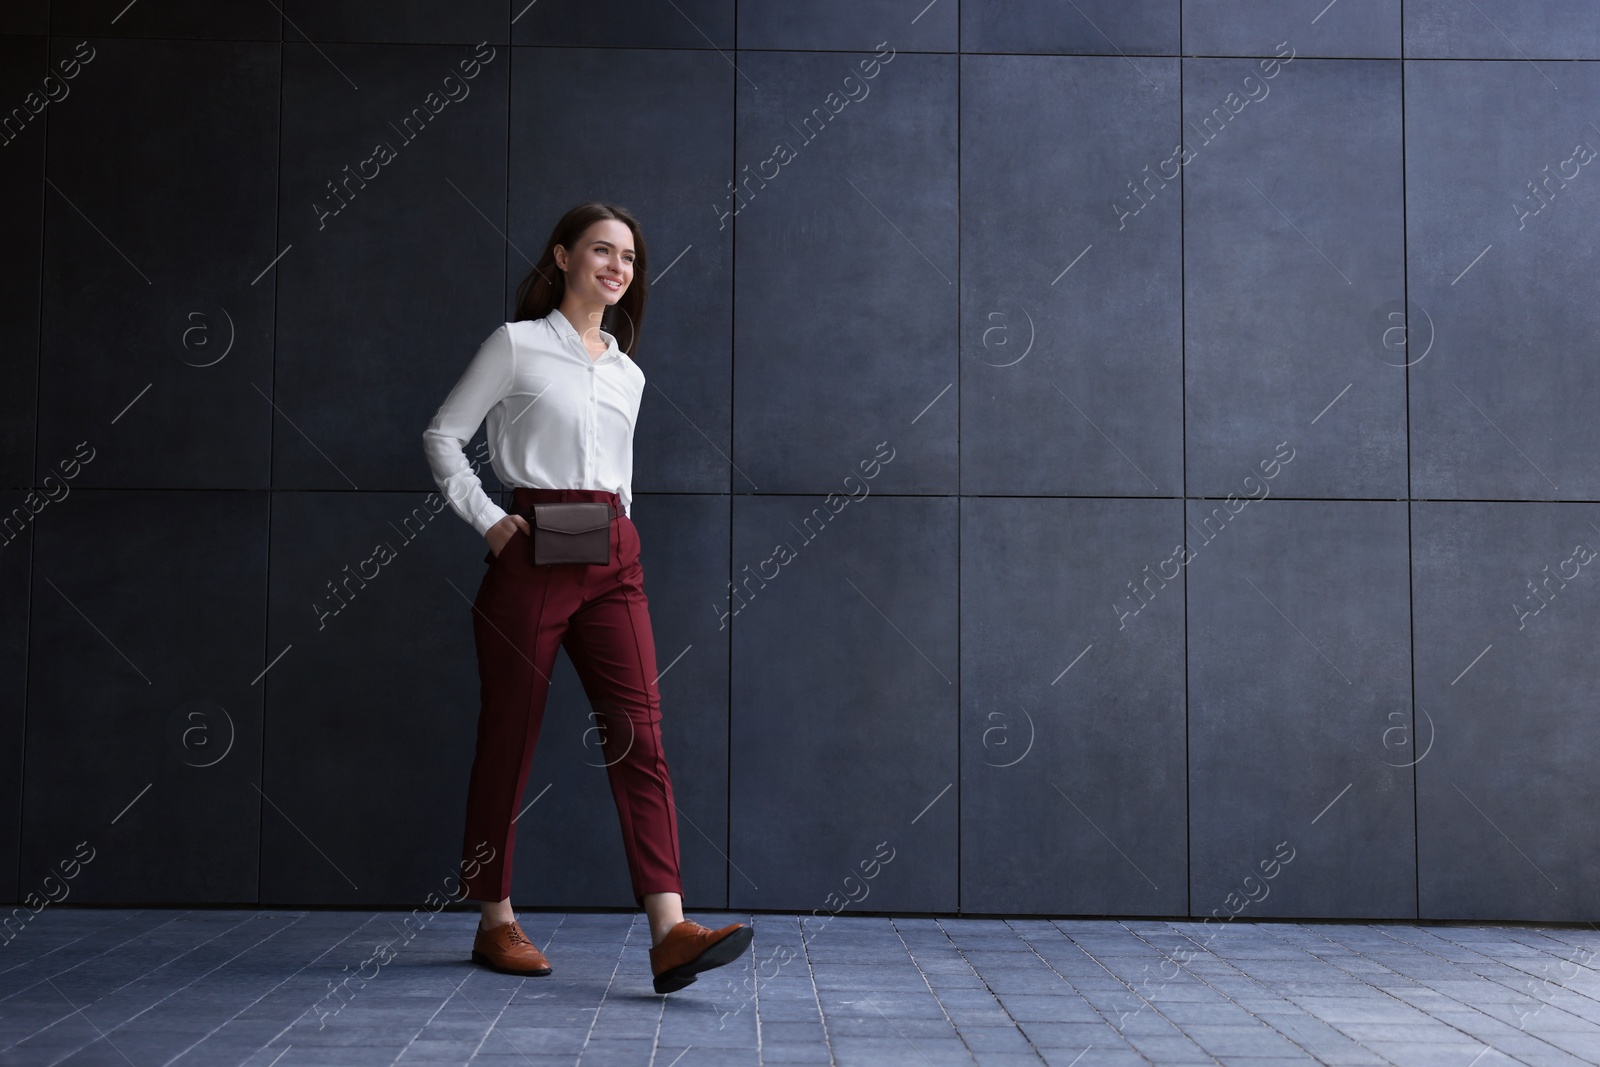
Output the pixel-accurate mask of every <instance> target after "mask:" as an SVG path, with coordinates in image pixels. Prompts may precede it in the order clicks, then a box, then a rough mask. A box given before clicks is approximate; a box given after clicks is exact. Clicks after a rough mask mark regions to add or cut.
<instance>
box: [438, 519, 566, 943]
mask: <svg viewBox="0 0 1600 1067" xmlns="http://www.w3.org/2000/svg"><path fill="white" fill-rule="evenodd" d="M527 556H528V544H527V535H526V534H523V533H521V532H518V533H516V534H513V535H512V537H511V539H510V540H509V541H507V542H506V543H505V545H504V547H502V548H501V550H500V555H499V556H492V555H491V556H489V557H487V558H488V559H489V570H488V572H487V574H486V575H485V576H484V580H483V584H482V585H481V586H480V587H479V589H478V596H477V599H476V600H475V601H474V602H473V610H472V629H473V638H474V642H475V644H476V646H477V653H478V677H479V683H480V697H481V709H480V711H479V714H478V738H477V749H476V753H475V755H474V757H473V761H472V776H471V779H470V781H469V784H468V787H467V816H466V830H465V834H464V836H463V843H462V850H463V851H462V879H463V883H464V885H465V888H466V891H465V893H464V894H463V895H464V896H465V897H466V898H467V899H469V900H477V901H480V902H482V906H481V908H480V914H481V916H482V917H481V919H480V923H481V925H482V926H483V927H484V928H488V927H491V926H496V925H500V924H503V923H505V922H508V921H510V920H511V918H512V911H511V901H510V899H509V898H510V896H511V859H512V854H513V852H514V850H515V847H516V820H517V814H518V805H519V804H520V803H521V797H522V792H523V787H524V786H525V785H526V783H527V779H528V768H529V766H530V765H531V763H532V761H533V751H534V747H535V745H536V744H537V743H538V740H539V730H540V726H541V724H542V723H543V720H544V708H545V698H546V697H547V696H548V694H549V690H550V674H551V672H552V670H553V669H554V666H555V659H556V649H557V648H558V647H559V646H560V643H561V638H562V636H563V635H564V634H565V632H566V626H567V617H568V615H570V614H571V612H572V609H573V608H574V607H575V606H576V605H577V603H578V602H579V601H580V600H581V595H580V593H581V591H580V590H579V589H578V588H577V585H576V583H574V582H573V581H572V580H571V577H572V575H571V574H570V572H568V571H567V570H566V569H565V568H551V567H535V566H533V565H532V563H531V562H530V561H529V560H528V558H527Z"/></svg>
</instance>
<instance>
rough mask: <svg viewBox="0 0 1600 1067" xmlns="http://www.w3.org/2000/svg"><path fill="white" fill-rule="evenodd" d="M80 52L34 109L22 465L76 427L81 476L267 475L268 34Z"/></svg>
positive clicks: (240, 481) (234, 483)
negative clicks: (38, 279)
mask: <svg viewBox="0 0 1600 1067" xmlns="http://www.w3.org/2000/svg"><path fill="white" fill-rule="evenodd" d="M135 10H137V9H135ZM77 48H78V44H77V43H76V42H73V41H72V40H71V39H70V38H62V37H57V38H55V39H54V40H53V41H52V45H51V55H52V57H53V59H54V60H57V61H59V60H60V59H62V58H65V57H67V56H71V55H74V54H75V52H76V49H77ZM83 56H84V58H87V59H88V62H87V65H85V66H84V67H83V69H82V70H81V71H80V73H79V74H78V77H77V78H76V79H75V82H74V84H75V86H76V88H75V89H74V91H73V94H72V96H71V97H69V98H68V99H67V100H65V101H64V102H63V103H62V105H61V106H60V107H52V109H51V113H50V117H49V152H48V159H47V166H46V168H45V192H44V195H45V197H46V198H47V201H46V211H45V250H44V316H43V342H42V347H41V359H40V367H39V441H38V449H37V461H36V475H35V476H36V477H39V478H43V476H44V474H45V473H46V472H47V471H50V470H52V469H54V468H55V467H56V466H57V465H58V463H59V462H60V461H61V460H62V459H63V458H66V457H68V456H70V455H72V453H73V451H74V448H75V447H76V446H77V445H78V443H79V442H82V441H84V440H88V441H89V442H90V444H91V446H92V447H94V448H95V449H96V450H97V452H98V458H96V459H95V461H94V462H93V463H92V464H89V465H87V466H86V467H85V468H84V471H83V474H82V477H81V484H83V485H92V486H106V487H117V488H152V487H161V488H185V489H217V488H251V489H265V488H266V487H267V475H268V470H267V461H268V449H269V448H270V444H271V440H270V438H271V427H272V418H273V411H272V406H271V403H270V399H269V398H270V397H271V394H272V385H271V383H272V373H273V372H272V350H273V332H272V331H273V322H272V295H273V282H272V278H271V276H270V275H269V276H267V277H265V278H260V275H261V272H262V271H263V270H264V269H265V268H266V267H267V266H268V264H270V263H271V262H272V260H273V257H274V256H275V255H276V252H275V251H274V247H273V236H274V230H275V228H276V226H277V197H276V192H275V184H276V179H275V172H276V170H277V161H278V91H279V85H278V81H279V69H278V46H277V45H276V44H256V43H240V42H230V41H173V40H116V39H108V38H94V39H91V40H90V41H89V42H88V43H87V47H86V50H85V51H84V52H83ZM258 278H259V279H260V281H259V283H258Z"/></svg>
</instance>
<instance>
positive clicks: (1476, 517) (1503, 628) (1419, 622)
mask: <svg viewBox="0 0 1600 1067" xmlns="http://www.w3.org/2000/svg"><path fill="white" fill-rule="evenodd" d="M1412 525H1413V551H1414V557H1413V566H1414V568H1415V575H1416V577H1415V581H1416V594H1417V607H1416V632H1417V642H1416V655H1417V715H1416V719H1417V725H1416V731H1417V744H1416V746H1415V747H1416V750H1417V752H1416V755H1414V756H1412V757H1411V758H1413V759H1419V760H1420V762H1418V763H1417V851H1418V859H1419V865H1420V872H1421V876H1420V878H1419V879H1418V891H1419V893H1420V896H1421V910H1422V914H1423V915H1424V916H1426V917H1429V918H1439V919H1484V918H1497V917H1501V916H1507V915H1515V916H1517V917H1519V918H1524V919H1542V920H1548V921H1574V920H1580V919H1586V918H1588V917H1590V916H1591V915H1592V914H1593V911H1594V886H1595V884H1596V882H1597V881H1600V838H1597V837H1596V835H1595V834H1594V833H1593V832H1592V830H1591V828H1592V826H1593V824H1594V815H1593V813H1594V812H1595V811H1596V810H1600V784H1597V783H1596V781H1595V775H1594V747H1593V745H1592V743H1591V741H1590V737H1591V735H1592V732H1593V727H1592V721H1593V718H1594V708H1595V706H1596V703H1597V702H1600V682H1597V679H1596V676H1595V672H1594V671H1592V670H1587V669H1581V668H1578V667H1577V665H1578V664H1582V663H1584V662H1586V661H1588V660H1589V659H1590V658H1591V657H1593V655H1594V634H1595V630H1596V627H1597V626H1600V595H1597V590H1596V588H1595V579H1594V574H1593V571H1594V569H1595V566H1596V549H1595V546H1597V545H1600V533H1597V532H1596V529H1597V526H1600V505H1594V504H1567V503H1537V504H1512V503H1446V502H1418V503H1416V504H1413V505H1412ZM1430 742H1431V744H1432V748H1431V749H1428V748H1426V747H1425V746H1427V745H1429V743H1430Z"/></svg>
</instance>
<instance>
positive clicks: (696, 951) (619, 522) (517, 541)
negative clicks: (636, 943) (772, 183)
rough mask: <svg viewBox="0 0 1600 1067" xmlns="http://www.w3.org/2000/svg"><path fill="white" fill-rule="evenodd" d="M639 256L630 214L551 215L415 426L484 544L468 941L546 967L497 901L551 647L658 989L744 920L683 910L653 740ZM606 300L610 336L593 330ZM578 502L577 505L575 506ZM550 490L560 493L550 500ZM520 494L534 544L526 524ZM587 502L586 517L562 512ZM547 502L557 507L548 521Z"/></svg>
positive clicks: (507, 904)
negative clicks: (573, 685)
mask: <svg viewBox="0 0 1600 1067" xmlns="http://www.w3.org/2000/svg"><path fill="white" fill-rule="evenodd" d="M646 262H647V261H646V257H645V245H644V239H643V237H642V236H641V234H640V232H639V224H638V222H637V221H636V220H635V219H634V218H633V217H632V216H631V215H630V214H629V213H628V212H627V211H625V210H623V209H621V208H619V207H615V206H612V205H607V204H582V205H579V206H578V207H575V208H573V209H572V210H571V211H569V212H567V213H566V215H565V216H563V217H562V219H561V221H560V222H559V223H557V224H556V227H555V230H554V231H553V232H552V233H551V235H550V240H549V241H548V243H547V244H546V245H545V250H544V255H542V256H541V257H540V258H539V262H538V264H537V265H535V267H534V268H533V270H532V271H531V272H530V273H529V274H528V276H527V278H526V279H524V280H523V282H522V284H521V286H519V287H518V289H517V315H516V318H515V319H514V320H513V321H511V322H507V323H505V324H504V325H502V326H501V327H499V328H498V329H496V330H495V331H494V333H493V334H491V335H490V336H489V338H488V339H487V340H486V341H484V342H483V344H482V346H480V347H479V349H478V352H477V354H476V355H474V356H473V358H472V360H471V362H470V363H469V364H468V365H467V369H466V373H465V374H463V375H462V377H461V380H460V381H459V382H457V383H456V385H455V388H453V389H452V390H451V391H450V394H449V396H447V397H446V398H445V400H444V403H443V404H442V405H441V406H440V407H439V410H438V412H437V413H436V414H435V415H434V417H433V421H432V422H431V423H429V425H428V428H427V430H426V431H425V432H424V433H423V435H422V439H423V445H424V449H425V451H426V453H427V457H428V463H429V466H430V467H431V468H432V470H433V476H434V481H435V482H437V483H438V486H439V489H440V491H442V492H443V493H444V494H445V497H446V498H447V499H448V500H449V502H450V506H451V507H452V509H454V511H455V512H456V514H458V515H460V516H461V517H462V518H463V519H465V520H466V521H467V522H468V523H470V524H471V525H472V527H473V529H475V530H477V531H478V532H479V533H480V534H482V535H483V536H484V538H485V540H487V541H488V543H489V553H488V555H486V556H485V557H484V561H485V562H486V563H487V564H488V565H489V569H488V571H487V572H486V573H485V574H484V578H483V583H482V584H481V585H480V586H479V588H478V595H477V599H476V600H475V601H474V603H473V611H472V625H473V634H474V638H475V642H476V645H477V653H478V676H479V680H480V683H481V687H480V696H481V700H482V708H481V711H480V713H479V717H478V741H477V754H476V756H475V757H474V759H473V762H472V778H471V781H470V784H469V785H468V789H467V820H466V823H467V825H466V835H465V839H464V843H463V861H462V869H463V881H464V883H465V886H466V892H465V894H464V895H465V897H466V899H468V900H476V901H479V902H480V904H481V908H480V911H481V915H480V918H479V921H478V929H477V937H476V938H475V940H474V943H473V948H472V958H473V959H474V960H475V961H477V962H478V963H480V964H483V965H484V966H487V967H491V968H493V969H495V970H498V971H505V972H508V973H511V974H519V975H547V974H549V973H550V963H549V961H548V960H547V959H546V958H545V956H544V954H543V953H542V952H540V951H539V950H538V949H537V948H536V947H534V945H533V944H532V943H530V942H529V940H528V938H527V936H526V935H525V934H524V933H523V932H522V927H521V926H520V925H519V924H518V923H517V921H516V915H515V914H514V913H513V911H512V909H511V901H510V891H511V857H512V852H513V849H514V846H515V844H516V827H515V825H514V823H515V821H516V818H515V816H516V813H517V811H518V805H519V803H520V800H521V797H522V790H523V786H524V785H525V784H526V782H527V777H528V767H529V764H530V763H531V761H532V759H533V750H534V746H535V744H536V743H537V741H538V738H539V727H540V724H541V722H542V721H543V718H544V705H545V697H546V695H547V694H548V692H549V686H550V673H551V670H552V668H553V667H554V666H555V659H556V647H557V646H558V645H561V646H564V647H565V648H566V650H567V655H568V657H569V658H570V659H571V660H572V665H573V666H574V667H575V668H577V671H578V677H579V678H580V680H581V681H582V682H583V688H584V692H585V693H586V694H587V695H588V697H589V701H590V704H591V705H592V706H593V708H594V712H595V714H596V716H597V718H598V720H599V726H600V729H601V732H602V736H603V739H604V746H605V753H606V772H607V774H608V775H609V776H610V779H611V794H612V796H613V798H614V799H615V800H616V804H617V814H618V816H619V818H620V819H621V821H622V838H623V845H624V847H625V848H626V850H627V856H628V873H629V876H630V878H631V880H632V883H633V894H634V900H635V902H636V903H637V904H639V905H640V906H641V907H643V908H644V910H645V913H646V915H647V916H648V917H649V921H650V940H651V948H650V969H651V971H652V972H653V977H654V986H655V990H656V992H657V993H668V992H671V991H672V990H675V989H681V988H683V987H684V986H686V985H688V984H689V983H690V982H693V981H694V980H695V976H696V975H697V974H698V973H699V972H701V971H704V970H708V969H710V968H712V967H720V966H722V965H723V964H726V963H730V962H732V961H733V960H734V959H736V958H738V956H739V955H740V954H741V953H742V952H743V951H744V950H745V948H747V947H748V946H749V944H750V939H751V931H750V929H749V928H748V927H746V926H745V925H744V924H742V923H734V924H732V925H731V926H724V927H722V928H721V929H719V930H711V929H708V928H706V927H704V926H701V925H700V924H698V923H695V922H691V921H689V920H686V919H685V918H684V917H683V885H682V882H681V881H680V878H679V871H678V824H677V818H676V811H677V809H676V806H675V805H674V803H673V799H672V782H671V779H670V778H669V776H668V773H667V763H666V759H665V757H664V756H663V754H662V751H661V725H660V724H661V713H660V698H659V694H658V692H657V689H656V659H655V641H654V639H653V637H652V635H651V627H650V614H649V605H648V602H647V601H646V599H645V594H644V585H643V582H644V572H643V570H642V568H641V567H640V564H639V534H638V531H637V530H636V529H635V527H634V525H633V520H632V518H631V507H630V505H631V501H632V478H633V428H634V423H635V420H636V418H637V416H638V413H639V400H640V398H641V396H642V395H643V393H644V373H643V372H642V371H640V369H639V367H638V365H637V364H636V363H635V362H634V361H633V359H632V358H631V357H632V355H633V352H634V349H635V346H636V345H637V344H638V340H639V328H640V326H641V324H642V321H643V318H644V305H645V298H646V295H647V291H648V282H647V280H646V279H647V276H646ZM613 307H616V309H617V310H616V311H614V312H612V315H611V319H610V322H611V325H612V326H613V327H614V328H616V329H617V330H618V332H619V333H620V334H621V335H622V337H623V338H624V339H625V341H624V343H620V344H619V342H618V340H617V337H616V336H615V335H613V334H612V333H611V332H609V331H608V330H606V329H604V328H602V324H603V323H604V322H605V321H606V313H607V311H608V309H611V308H613ZM485 418H487V419H488V424H489V427H488V439H489V446H490V453H489V455H490V463H491V465H492V466H493V468H494V472H495V474H496V475H497V476H498V477H499V478H500V481H501V482H502V484H504V485H507V486H512V487H514V489H513V494H512V495H513V499H514V505H513V510H512V511H511V512H509V513H508V512H506V511H505V510H504V509H502V508H501V507H500V506H499V505H498V504H496V503H495V502H494V501H493V500H492V499H490V497H489V495H488V494H487V493H485V492H484V490H483V486H482V484H481V483H480V482H479V480H478V477H477V475H476V474H474V473H473V470H472V466H471V464H470V463H469V462H468V461H467V458H466V453H465V448H466V444H467V442H468V441H470V440H471V439H472V437H473V435H474V434H476V433H477V430H478V426H479V424H480V423H482V422H483V421H484V420H485ZM584 502H587V503H588V504H589V505H590V506H589V507H588V508H587V509H585V508H581V507H580V508H573V507H572V506H571V505H573V504H581V503H584ZM558 503H559V504H562V505H565V506H564V507H561V508H551V507H549V506H548V505H551V504H558ZM597 504H598V505H599V506H598V507H596V506H595V505H597ZM536 507H537V508H538V514H537V521H538V522H539V524H540V526H541V529H540V531H539V538H538V540H539V544H538V545H535V543H534V540H535V535H534V531H533V529H532V528H531V527H530V526H529V519H530V517H535V508H536ZM587 512H595V513H597V518H595V519H594V521H592V522H589V523H587V525H585V524H584V523H582V522H576V523H574V522H573V521H570V520H573V518H574V515H575V514H577V515H578V517H579V518H580V519H581V518H582V517H583V514H585V513H587ZM558 513H564V514H565V517H566V518H567V519H568V520H569V521H568V522H567V523H566V524H565V525H564V526H563V525H562V524H561V523H560V521H559V519H560V518H561V514H558ZM585 528H589V534H588V538H587V540H588V546H587V550H586V551H584V552H579V553H576V554H574V553H571V552H569V553H568V557H569V558H572V557H573V556H574V555H581V556H583V558H586V559H589V560H590V562H583V563H580V562H539V560H540V558H541V557H542V558H543V559H545V560H548V559H549V558H550V555H549V554H548V549H547V546H546V545H545V543H544V538H545V537H549V538H550V540H551V542H552V543H553V542H555V541H568V542H571V541H573V540H575V538H574V537H573V536H572V534H574V533H581V531H582V530H583V529H585ZM601 528H604V529H605V533H604V534H602V533H601V532H600V530H601ZM562 530H565V531H566V533H562V532H561V531H562ZM602 559H604V562H601V560H602Z"/></svg>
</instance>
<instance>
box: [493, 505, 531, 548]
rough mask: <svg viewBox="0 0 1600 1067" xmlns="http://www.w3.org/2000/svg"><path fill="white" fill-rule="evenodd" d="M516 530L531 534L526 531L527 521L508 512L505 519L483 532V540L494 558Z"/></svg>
mask: <svg viewBox="0 0 1600 1067" xmlns="http://www.w3.org/2000/svg"><path fill="white" fill-rule="evenodd" d="M518 530H521V531H522V532H523V533H531V532H532V531H530V530H529V529H528V520H527V519H525V518H523V517H522V516H521V515H514V514H512V513H510V512H507V513H506V517H505V518H503V519H501V520H500V521H499V522H497V523H495V524H494V525H493V526H491V527H489V528H488V529H487V530H485V531H483V539H484V540H485V541H487V542H489V550H490V551H491V552H493V553H494V554H495V556H496V557H498V556H499V555H500V550H501V549H502V548H504V547H506V542H507V541H509V540H511V536H512V534H514V533H516V532H517V531H518Z"/></svg>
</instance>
